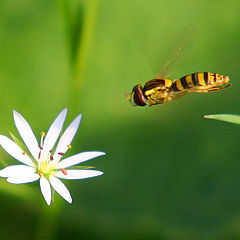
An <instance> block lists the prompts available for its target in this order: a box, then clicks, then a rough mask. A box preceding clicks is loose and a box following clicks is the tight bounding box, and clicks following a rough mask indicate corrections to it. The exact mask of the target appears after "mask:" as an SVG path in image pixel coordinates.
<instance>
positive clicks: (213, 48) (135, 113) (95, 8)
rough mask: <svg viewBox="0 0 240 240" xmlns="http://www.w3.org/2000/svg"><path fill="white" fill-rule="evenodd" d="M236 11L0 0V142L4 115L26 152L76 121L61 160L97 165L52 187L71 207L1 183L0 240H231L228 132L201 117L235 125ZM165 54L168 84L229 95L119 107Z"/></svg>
mask: <svg viewBox="0 0 240 240" xmlns="http://www.w3.org/2000/svg"><path fill="white" fill-rule="evenodd" d="M239 12H240V2H239V0H218V1H209V0H197V1H191V0H171V1H164V0H116V1H111V0H102V1H101V0H89V1H78V0H73V1H67V0H58V1H57V0H56V1H47V0H41V1H40V0H38V1H31V0H25V1H18V0H11V1H8V0H1V1H0V102H1V116H0V131H1V134H5V135H9V130H10V131H12V132H13V133H14V134H17V131H16V129H15V126H14V123H13V119H12V110H13V109H16V110H18V111H19V112H21V113H22V114H23V116H25V117H26V119H27V120H28V121H29V122H30V124H31V126H32V128H33V129H34V132H35V134H36V136H38V139H39V136H40V132H41V131H47V129H48V127H49V125H50V123H51V122H52V120H53V119H54V118H55V116H56V115H57V114H58V113H59V112H60V110H62V109H63V108H64V107H67V108H68V109H69V114H68V118H67V122H66V124H67V123H69V122H70V121H71V120H72V118H73V117H74V116H76V115H77V114H78V113H83V120H82V123H81V126H80V130H79V132H78V134H77V136H76V138H75V139H74V142H73V144H72V145H73V148H72V150H71V151H69V153H68V154H75V153H78V152H80V151H86V150H101V151H104V152H106V153H107V155H106V156H104V157H101V158H96V159H94V160H92V161H90V162H89V163H88V165H91V166H95V167H96V168H97V169H100V170H103V171H104V175H103V176H101V177H98V178H95V179H88V180H82V181H66V185H67V187H68V188H69V190H70V191H71V194H72V197H73V204H72V205H70V204H68V203H67V202H65V201H64V200H63V199H62V198H60V197H59V196H56V199H55V202H54V203H53V204H52V205H51V206H50V207H48V206H47V204H46V203H45V202H44V199H43V197H42V195H41V193H40V190H39V186H38V183H33V184H27V185H26V184H25V185H12V184H9V183H7V182H6V180H5V179H1V180H0V212H1V220H0V235H1V239H66V238H69V239H70V238H72V239H84V240H85V239H86V240H93V239H104V240H105V239H124V240H125V239H139V240H143V239H161V240H188V239H195V240H198V239H201V240H202V239H203V240H205V239H213V240H215V239H217V240H222V239H224V240H237V239H240V159H239V153H240V150H239V147H240V136H239V135H240V129H239V126H238V125H233V124H228V123H224V122H217V121H212V120H211V121H210V120H206V119H204V118H203V115H205V114H214V113H235V114H240V109H239V108H240V103H239V102H240V97H239V96H240V95H239V90H240V81H239V59H240V28H239V27H240V17H239ZM189 29H191V30H189ZM179 42H184V44H183V45H184V46H183V52H182V54H181V55H180V56H179V57H178V59H177V60H176V63H175V64H174V69H171V73H172V75H171V79H176V78H178V77H182V76H184V75H186V74H190V73H194V72H201V71H209V72H217V73H221V74H224V75H229V76H230V78H231V82H232V83H233V87H231V88H229V89H227V90H223V91H219V92H213V93H209V94H189V95H187V96H185V97H183V98H180V99H179V100H176V101H172V102H170V103H167V104H164V105H158V106H153V107H150V108H149V107H144V108H140V107H136V108H133V107H132V106H131V105H130V104H129V103H128V101H127V100H126V99H125V94H126V93H128V92H130V91H131V89H132V87H133V86H134V85H135V84H137V83H141V84H144V83H145V82H146V81H147V80H150V79H152V78H154V77H155V76H156V73H158V72H159V70H160V69H161V66H163V65H164V63H165V62H166V61H167V59H168V56H169V54H170V53H171V51H172V50H173V49H174V47H176V45H177V44H179ZM0 157H1V159H3V160H4V161H5V162H7V163H12V162H14V163H16V161H14V160H12V159H11V158H10V157H9V156H8V155H7V154H6V153H5V152H4V151H3V150H2V149H1V150H0ZM1 167H4V166H3V165H1Z"/></svg>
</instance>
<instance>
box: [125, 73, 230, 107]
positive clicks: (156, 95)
mask: <svg viewBox="0 0 240 240" xmlns="http://www.w3.org/2000/svg"><path fill="white" fill-rule="evenodd" d="M228 82H229V77H228V76H223V75H221V74H218V73H210V72H198V73H193V74H189V75H186V76H184V77H182V78H179V79H176V80H174V81H172V80H170V79H167V78H162V77H161V76H160V75H159V76H157V77H156V78H155V79H152V80H150V81H148V82H147V83H146V84H145V85H144V87H142V86H141V85H140V84H138V85H136V86H135V87H134V88H133V89H132V92H131V93H130V94H129V101H130V103H131V104H132V105H133V106H145V105H149V106H152V105H156V104H163V103H166V102H169V101H171V100H174V99H176V98H179V97H181V96H184V95H185V94H187V93H190V92H197V93H207V92H213V91H218V90H221V89H224V88H228V87H230V86H231V85H232V84H228V85H224V84H227V83H228Z"/></svg>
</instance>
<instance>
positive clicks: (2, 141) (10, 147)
mask: <svg viewBox="0 0 240 240" xmlns="http://www.w3.org/2000/svg"><path fill="white" fill-rule="evenodd" d="M0 145H1V146H2V147H3V148H4V150H5V151H6V152H7V153H8V154H10V155H11V156H12V157H14V158H15V159H17V160H18V161H20V162H22V163H24V164H26V165H28V166H32V167H34V166H35V165H34V163H33V161H32V159H31V158H30V157H29V156H28V155H27V154H23V150H22V149H21V148H20V147H19V146H18V145H17V144H16V143H15V142H14V141H12V140H11V139H9V138H8V137H6V136H4V135H0Z"/></svg>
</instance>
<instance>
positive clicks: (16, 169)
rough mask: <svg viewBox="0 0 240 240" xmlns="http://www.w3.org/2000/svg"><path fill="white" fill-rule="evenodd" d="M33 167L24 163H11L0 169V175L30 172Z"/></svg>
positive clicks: (32, 171) (33, 170) (7, 175)
mask: <svg viewBox="0 0 240 240" xmlns="http://www.w3.org/2000/svg"><path fill="white" fill-rule="evenodd" d="M34 172H35V169H34V168H32V167H28V166H25V165H11V166H8V167H5V168H3V169H2V170H0V177H10V176H14V175H19V174H25V173H26V174H29V173H30V174H31V173H34Z"/></svg>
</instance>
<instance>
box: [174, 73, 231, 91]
mask: <svg viewBox="0 0 240 240" xmlns="http://www.w3.org/2000/svg"><path fill="white" fill-rule="evenodd" d="M228 82H229V77H228V76H223V75H221V74H218V73H210V72H199V73H193V74H189V75H186V76H184V77H182V78H180V79H177V80H175V81H174V82H173V84H172V91H174V92H179V91H184V90H185V91H186V90H189V91H191V90H193V91H194V89H196V90H207V89H210V88H213V87H217V86H220V85H223V84H225V83H228Z"/></svg>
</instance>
